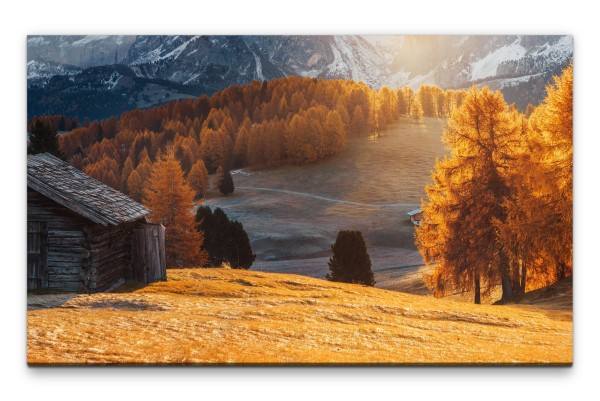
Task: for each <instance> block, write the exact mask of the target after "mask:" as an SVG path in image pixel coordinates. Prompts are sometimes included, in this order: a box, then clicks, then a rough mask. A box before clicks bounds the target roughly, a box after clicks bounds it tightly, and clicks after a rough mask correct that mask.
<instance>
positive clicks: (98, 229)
mask: <svg viewBox="0 0 600 401" xmlns="http://www.w3.org/2000/svg"><path fill="white" fill-rule="evenodd" d="M27 221H28V222H31V221H33V222H45V223H46V226H47V230H48V235H47V243H48V245H47V246H48V249H47V261H48V263H47V271H48V281H47V282H48V287H47V288H50V289H56V290H61V291H82V292H96V291H103V290H105V289H107V288H108V287H110V285H111V284H113V283H114V282H115V281H117V280H119V279H121V278H124V279H131V278H132V252H131V248H132V242H133V237H132V236H133V229H134V228H135V227H136V226H138V225H139V224H141V223H142V221H139V222H137V223H127V224H121V225H119V226H108V227H104V226H102V225H100V224H95V223H92V222H91V221H89V220H88V219H85V218H83V217H81V216H79V215H77V214H75V213H73V212H71V211H70V210H69V209H67V208H65V207H63V206H62V205H59V204H58V203H56V202H54V201H53V200H51V199H49V198H47V197H45V196H44V195H41V194H39V193H38V192H35V191H33V190H31V189H29V188H28V191H27Z"/></svg>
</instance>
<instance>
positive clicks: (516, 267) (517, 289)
mask: <svg viewBox="0 0 600 401" xmlns="http://www.w3.org/2000/svg"><path fill="white" fill-rule="evenodd" d="M520 265H521V263H520V262H519V263H518V264H517V263H511V268H510V271H511V281H512V283H511V285H512V288H513V291H514V293H515V294H520V293H521V267H520Z"/></svg>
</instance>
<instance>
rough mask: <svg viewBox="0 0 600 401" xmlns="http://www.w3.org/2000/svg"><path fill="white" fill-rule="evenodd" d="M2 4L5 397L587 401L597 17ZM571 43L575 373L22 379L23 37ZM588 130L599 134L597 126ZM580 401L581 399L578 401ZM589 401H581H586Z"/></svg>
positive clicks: (470, 5) (150, 371) (55, 372)
mask: <svg viewBox="0 0 600 401" xmlns="http://www.w3.org/2000/svg"><path fill="white" fill-rule="evenodd" d="M590 4H593V3H590ZM10 7H11V8H10V9H8V3H7V5H5V8H4V10H3V12H2V16H0V22H1V24H0V26H1V27H2V30H3V31H2V32H3V37H4V41H3V44H4V45H5V46H7V47H3V48H2V49H1V51H2V56H3V57H2V61H0V68H1V74H0V78H1V79H2V84H3V85H2V89H3V91H2V92H1V95H0V99H1V102H2V108H1V109H0V110H2V112H3V113H2V114H1V115H2V121H3V122H4V124H3V125H2V134H3V146H2V150H3V151H2V156H1V157H0V162H1V163H2V169H1V170H0V171H2V177H3V180H2V181H3V182H7V181H8V183H9V185H3V193H2V208H1V209H0V210H2V212H3V213H2V216H3V219H2V220H3V224H2V225H1V226H2V229H0V236H1V242H0V244H2V247H1V249H2V252H3V253H5V254H6V253H7V254H8V257H5V258H2V260H3V264H2V266H0V269H1V271H2V272H3V274H2V276H1V277H2V280H3V284H2V285H1V287H0V288H1V290H0V294H1V297H2V303H1V304H0V305H2V308H3V313H2V316H3V324H2V327H3V328H2V340H3V341H2V345H3V350H2V353H1V358H0V360H1V362H0V366H1V368H2V372H1V373H2V376H1V377H2V378H3V380H2V382H3V389H2V390H3V391H2V393H3V394H5V396H9V397H10V398H13V397H14V398H16V399H20V398H24V397H26V399H30V398H31V399H44V400H45V399H61V400H64V399H86V400H87V399H90V400H93V399H106V398H117V399H121V398H123V399H124V398H135V399H163V400H164V399H174V398H175V397H186V398H190V399H200V398H206V397H211V398H212V397H218V398H229V396H233V398H236V399H238V400H242V399H243V400H245V399H248V398H251V399H254V398H256V399H261V400H264V399H289V398H292V399H306V398H325V397H326V398H335V399H346V398H352V399H375V398H376V397H381V398H383V397H386V398H387V397H390V398H402V399H406V398H412V399H418V400H422V399H443V400H446V399H448V400H452V399H465V398H466V399H473V398H484V399H486V400H495V399H501V400H506V399H512V398H514V399H523V398H525V397H535V398H536V399H542V400H549V399H563V400H564V399H571V398H574V399H577V398H580V397H579V396H583V395H584V394H586V392H587V391H588V390H590V392H591V394H594V393H596V394H597V391H595V389H594V387H592V386H593V385H594V382H595V381H596V380H597V379H596V376H597V371H598V369H597V362H599V361H598V357H599V354H598V342H599V340H598V339H597V338H596V337H597V334H598V330H597V328H598V323H597V320H596V319H597V316H598V312H597V310H596V305H597V304H598V301H597V293H598V291H596V288H595V287H596V285H597V283H599V280H598V271H599V270H600V263H599V262H598V260H597V252H594V250H595V248H598V246H599V244H598V242H599V241H600V238H599V236H598V235H597V234H596V231H597V228H598V227H600V224H599V223H600V222H599V219H598V212H597V210H598V207H597V203H598V199H599V198H598V196H597V195H598V184H599V180H598V162H597V159H598V157H597V153H598V151H599V150H600V146H599V143H598V137H599V136H600V129H598V128H597V123H596V118H595V117H596V115H597V114H598V112H597V108H598V104H599V102H598V93H600V92H598V84H597V82H598V80H599V79H600V72H599V71H600V70H599V66H600V63H599V62H598V61H599V60H598V51H597V48H598V46H597V42H598V40H599V38H600V35H599V34H598V33H599V32H598V28H597V27H598V23H597V21H596V19H597V13H596V12H594V11H593V10H592V9H585V8H584V7H578V6H576V4H575V3H574V2H564V1H554V0H551V1H544V2H525V1H522V0H504V1H502V2H483V1H441V0H440V1H411V2H394V1H389V0H388V1H385V0H369V1H362V2H352V1H349V0H348V1H339V2H325V1H323V0H295V1H292V2H284V1H281V0H280V1H263V0H247V1H238V0H235V1H232V0H229V1H213V2H212V3H208V2H206V1H193V2H192V1H190V2H184V1H179V0H168V1H163V2H138V1H132V2H125V1H124V0H103V1H97V2H82V1H67V0H58V1H54V0H53V1H43V2H39V3H36V2H33V1H27V2H22V3H19V5H18V6H15V5H11V6H10ZM109 33H110V34H150V33H153V34H159V33H160V34H177V33H188V34H189V33H202V34H248V33H251V34H292V33H293V34H342V33H351V34H357V33H360V34H463V33H467V34H517V33H518V34H573V35H574V41H575V57H574V58H575V99H576V100H575V110H576V114H575V121H576V124H575V174H576V175H575V200H576V202H575V228H576V229H575V348H574V351H575V355H574V358H575V364H574V366H573V367H572V368H431V367H429V368H287V369H286V368H193V369H189V368H184V369H179V368H109V369H98V368H85V369H81V368H80V369H72V368H43V369H40V368H36V369H32V368H27V366H26V364H25V336H26V323H25V298H24V297H25V295H24V291H23V289H24V288H25V279H24V275H23V274H22V266H24V263H25V252H24V250H25V245H24V244H25V231H24V224H23V222H24V221H25V206H26V200H25V157H24V155H25V141H24V133H25V118H26V113H25V108H26V98H25V96H26V92H25V87H26V82H25V60H26V57H25V42H26V35H28V34H109ZM594 123H596V124H594ZM581 398H583V397H581ZM586 398H587V397H586Z"/></svg>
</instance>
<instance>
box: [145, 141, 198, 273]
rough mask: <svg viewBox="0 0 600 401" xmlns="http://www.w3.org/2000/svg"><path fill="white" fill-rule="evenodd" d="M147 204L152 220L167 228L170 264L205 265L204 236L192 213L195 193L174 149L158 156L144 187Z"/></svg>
mask: <svg viewBox="0 0 600 401" xmlns="http://www.w3.org/2000/svg"><path fill="white" fill-rule="evenodd" d="M144 204H145V205H146V206H147V207H148V208H149V209H150V210H151V213H150V216H149V217H150V220H151V221H153V222H156V223H161V224H162V225H163V226H165V242H166V257H167V265H168V266H170V267H175V266H179V267H182V266H189V267H195V266H202V265H204V264H205V263H206V254H205V253H204V252H201V247H202V243H203V241H204V236H203V234H202V233H201V232H198V231H197V230H196V224H195V223H194V215H193V214H192V213H191V210H192V207H193V206H194V205H195V202H194V191H193V190H192V189H191V188H190V187H189V186H188V185H187V183H186V182H185V179H184V178H183V172H182V171H181V166H180V165H179V162H178V161H177V159H176V158H175V154H174V152H173V149H168V150H167V151H166V152H165V153H164V154H162V155H159V157H158V159H157V161H156V162H155V163H154V165H153V166H152V173H151V176H150V178H149V179H148V181H147V183H146V185H145V188H144Z"/></svg>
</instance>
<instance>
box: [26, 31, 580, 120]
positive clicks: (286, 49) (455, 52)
mask: <svg viewBox="0 0 600 401" xmlns="http://www.w3.org/2000/svg"><path fill="white" fill-rule="evenodd" d="M27 44H28V52H27V53H28V54H27V57H28V67H27V68H28V87H32V86H35V87H36V88H37V90H38V93H41V92H43V89H44V85H46V84H47V83H48V82H49V78H50V77H52V76H61V75H63V76H64V75H68V76H71V77H72V78H73V77H74V76H77V75H78V74H81V75H82V77H88V78H89V79H98V80H100V81H102V82H109V81H111V77H110V76H102V77H100V76H101V75H102V74H103V73H108V72H107V71H108V70H102V69H98V67H99V66H103V65H112V64H123V65H124V66H127V67H128V68H129V70H130V71H132V73H133V75H134V76H135V77H137V78H138V79H145V80H155V81H156V80H160V81H161V82H163V83H164V84H165V87H169V86H170V85H176V86H177V87H178V88H179V89H182V88H183V90H180V91H179V92H180V93H191V94H200V93H207V94H211V93H213V92H215V91H218V90H221V89H223V88H226V87H228V86H229V85H233V84H236V85H242V84H245V83H248V82H250V81H252V80H270V79H273V78H278V77H283V76H288V75H299V76H306V77H315V78H340V79H354V80H357V81H362V82H364V83H366V84H367V85H370V86H372V87H375V88H378V87H381V86H384V85H387V86H390V87H394V88H395V87H399V86H404V85H410V86H411V87H413V88H414V89H418V87H419V86H420V85H423V84H436V85H439V86H441V87H443V88H465V87H468V86H470V85H472V84H477V85H481V84H487V85H489V86H490V87H492V88H493V89H501V90H502V91H503V92H504V94H505V97H506V99H507V100H508V101H509V102H516V103H517V105H518V106H519V107H520V108H524V107H525V106H526V105H527V103H529V102H531V103H533V104H537V103H539V101H540V100H541V99H542V98H543V96H544V87H545V85H546V84H547V83H548V82H549V81H550V79H551V77H552V75H553V74H557V73H559V72H560V71H561V69H562V68H564V67H565V66H566V65H567V64H568V63H569V61H570V60H571V59H572V56H573V40H572V37H571V36H390V35H381V36H377V35H370V36H357V35H354V36H353V35H347V36H31V37H29V38H28V41H27ZM67 64H68V65H70V66H69V67H66V66H65V67H61V66H62V65H67ZM30 65H31V67H30ZM74 68H82V69H84V70H83V71H82V72H80V73H77V71H76V70H75V69H74ZM90 68H91V69H92V70H94V71H95V72H92V73H87V74H85V72H86V70H85V69H90ZM36 77H37V78H39V77H43V78H44V79H42V80H40V79H36ZM92 77H93V78H92ZM79 81H81V80H78V82H79ZM169 83H171V84H169ZM82 85H83V86H84V87H90V85H91V86H94V87H97V88H100V87H101V86H102V85H99V83H98V82H96V83H95V84H94V83H91V82H90V83H86V84H82ZM67 86H69V85H67ZM117 87H118V86H117ZM185 88H187V89H185ZM54 90H55V93H54V94H53V96H55V97H56V98H57V99H59V100H60V97H61V96H62V95H61V92H60V91H61V90H62V89H57V87H56V86H55V87H54ZM104 90H112V91H114V87H113V88H109V89H104ZM139 90H140V88H137V87H135V86H134V87H132V88H131V89H130V92H128V93H129V94H128V96H130V97H131V96H133V99H139V98H140V96H141V95H140V94H139V93H137V94H133V92H135V91H138V92H139ZM74 91H75V92H76V91H77V88H76V87H73V86H72V85H71V86H69V90H68V93H69V97H70V98H72V97H73V96H74V95H73V93H74ZM132 91H133V92H132ZM165 91H166V92H165V93H164V94H163V95H165V94H166V93H170V92H169V90H168V89H167V90H165ZM167 98H168V97H167ZM34 100H35V99H34ZM164 100H165V98H164V96H162V97H156V102H157V103H158V102H161V101H164ZM153 102H154V100H152V99H150V101H147V102H146V103H144V104H145V105H151V104H154V103H153ZM58 103H60V101H59V102H58ZM58 103H57V104H58ZM129 103H130V104H131V105H132V107H133V105H139V104H140V102H139V101H137V100H134V101H132V102H129Z"/></svg>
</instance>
